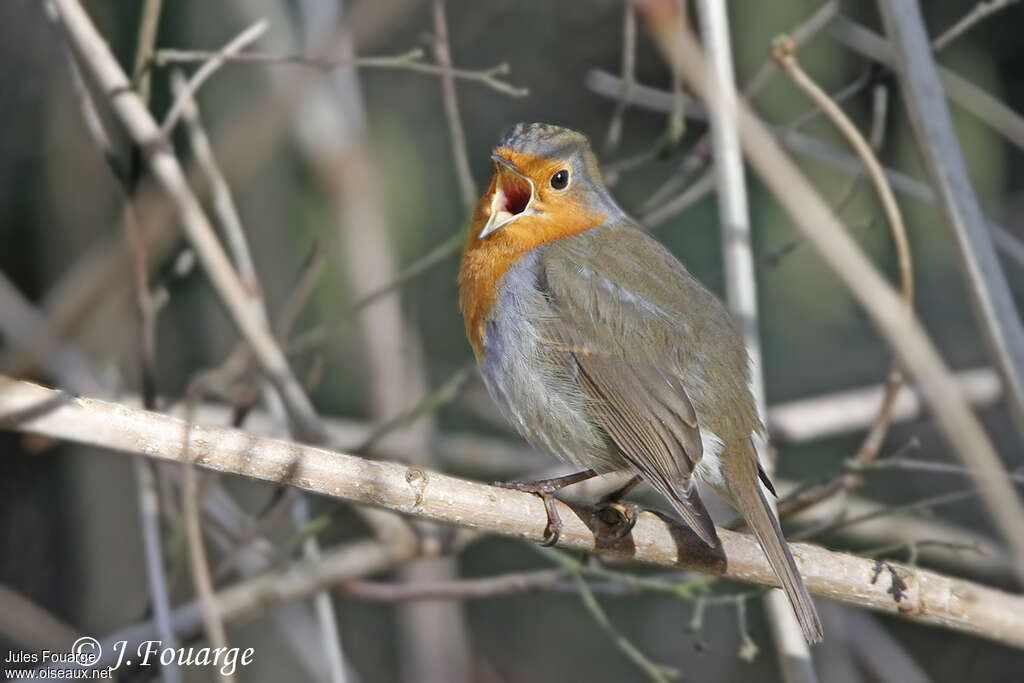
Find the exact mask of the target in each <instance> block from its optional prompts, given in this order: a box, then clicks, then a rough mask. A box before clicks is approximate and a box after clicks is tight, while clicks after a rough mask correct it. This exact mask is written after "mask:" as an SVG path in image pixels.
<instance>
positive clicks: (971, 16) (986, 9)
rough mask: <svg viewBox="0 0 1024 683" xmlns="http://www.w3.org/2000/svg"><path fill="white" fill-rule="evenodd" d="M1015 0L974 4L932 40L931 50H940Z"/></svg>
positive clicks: (991, 0)
mask: <svg viewBox="0 0 1024 683" xmlns="http://www.w3.org/2000/svg"><path fill="white" fill-rule="evenodd" d="M1015 2H1017V0H989V1H988V2H979V3H978V4H977V5H975V6H974V9H972V10H971V11H970V12H968V13H967V14H965V15H964V16H962V17H960V20H959V21H957V22H956V23H955V24H953V25H952V26H950V27H949V28H947V29H946V30H945V31H943V32H942V34H941V35H940V36H939V37H938V38H936V39H935V40H933V41H932V50H934V51H935V52H938V51H940V50H942V49H943V48H944V47H946V46H947V45H949V44H950V43H952V42H953V41H954V40H956V39H957V38H959V37H960V36H962V35H963V34H964V33H966V32H967V31H970V30H971V29H972V28H974V26H975V25H976V24H977V23H978V22H980V21H982V20H983V19H986V18H987V17H989V16H991V15H993V14H995V13H996V12H998V11H999V10H1001V9H1003V8H1004V7H1009V6H1010V5H1012V4H1013V3H1015Z"/></svg>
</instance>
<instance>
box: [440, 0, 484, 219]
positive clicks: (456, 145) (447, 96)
mask: <svg viewBox="0 0 1024 683" xmlns="http://www.w3.org/2000/svg"><path fill="white" fill-rule="evenodd" d="M445 3H446V0H434V3H433V15H434V57H435V58H436V59H437V65H438V66H440V67H441V68H442V69H445V70H446V71H445V72H444V73H442V74H441V95H442V97H443V99H444V114H445V119H446V120H447V121H448V133H449V134H450V135H451V136H452V156H453V157H454V159H455V178H456V180H458V183H459V198H460V199H461V201H462V210H463V211H464V212H465V213H467V214H468V213H470V212H471V211H472V210H473V205H474V204H476V183H474V182H473V172H472V170H470V166H469V152H468V151H467V150H466V132H465V130H463V128H462V117H461V116H459V98H458V93H457V92H456V89H455V74H454V72H453V71H452V53H451V46H450V42H449V40H448V19H447V18H446V17H445Z"/></svg>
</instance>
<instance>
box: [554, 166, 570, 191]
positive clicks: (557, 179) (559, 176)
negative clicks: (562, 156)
mask: <svg viewBox="0 0 1024 683" xmlns="http://www.w3.org/2000/svg"><path fill="white" fill-rule="evenodd" d="M568 184H569V171H567V170H566V169H564V168H563V169H562V170H561V171H558V172H557V173H555V175H553V176H551V187H553V188H555V189H556V190H564V189H565V188H566V186H567V185H568Z"/></svg>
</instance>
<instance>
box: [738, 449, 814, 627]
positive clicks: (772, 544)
mask: <svg viewBox="0 0 1024 683" xmlns="http://www.w3.org/2000/svg"><path fill="white" fill-rule="evenodd" d="M755 462H756V461H755ZM750 470H751V471H750V474H749V475H747V476H743V477H742V479H743V480H744V481H742V482H730V483H731V484H732V486H730V488H734V487H736V486H737V485H739V486H743V487H744V489H745V490H746V491H747V493H746V495H735V493H734V494H733V496H732V498H733V500H734V501H735V504H736V506H737V507H738V508H739V510H740V512H741V513H742V514H743V517H744V518H745V519H746V520H747V524H748V525H749V526H750V528H751V529H753V530H754V534H755V535H756V536H757V540H758V542H759V543H760V544H761V548H762V549H763V550H764V553H765V555H767V556H768V563H769V564H771V566H772V569H773V570H775V574H776V575H777V576H778V577H779V583H781V584H782V590H783V591H785V593H786V597H787V598H789V602H790V604H791V605H792V606H793V612H794V613H796V619H797V621H798V622H799V623H800V628H801V629H802V630H803V632H804V637H805V638H806V639H807V642H808V643H820V642H821V640H822V637H823V636H822V628H821V619H820V618H819V617H818V611H817V610H816V609H815V608H814V602H813V601H812V600H811V595H810V593H808V592H807V586H805V585H804V581H803V579H802V578H801V577H800V570H798V569H797V566H796V562H795V561H794V560H793V555H792V554H791V553H790V552H789V546H788V545H786V539H785V538H784V537H783V535H782V528H781V527H780V526H779V520H778V519H777V518H776V516H775V513H774V511H772V509H771V507H770V506H769V504H768V499H767V498H765V496H764V493H763V492H762V491H761V487H760V486H758V483H757V475H756V474H755V473H754V472H753V468H750ZM750 488H753V489H754V491H756V493H757V499H756V500H754V497H753V496H751V495H750V494H749V490H750Z"/></svg>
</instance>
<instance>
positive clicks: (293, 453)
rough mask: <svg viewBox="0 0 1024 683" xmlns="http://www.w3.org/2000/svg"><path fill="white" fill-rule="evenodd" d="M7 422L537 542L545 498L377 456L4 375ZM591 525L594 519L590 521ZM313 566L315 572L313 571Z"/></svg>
mask: <svg viewBox="0 0 1024 683" xmlns="http://www.w3.org/2000/svg"><path fill="white" fill-rule="evenodd" d="M0 425H2V426H3V427H4V428H6V429H13V430H17V431H21V432H29V433H34V434H41V435H44V436H49V437H51V438H57V439H66V440H70V441H75V442H78V443H85V444H89V445H93V446H97V447H101V448H109V449H112V450H115V451H120V452H127V453H138V454H143V455H147V456H149V457H154V458H160V459H165V460H175V461H180V460H181V459H182V457H183V456H184V454H185V453H186V452H187V453H188V454H189V457H192V458H194V459H195V462H196V463H197V464H198V465H200V466H201V467H204V468H207V469H211V470H215V471H219V472H225V473H232V474H238V475H241V476H245V477H249V478H253V479H260V480H265V481H274V482H280V483H282V484H287V485H290V486H296V487H298V488H301V489H304V490H307V491H311V492H315V493H318V494H321V495H325V496H331V497H335V498H341V499H345V500H350V501H354V502H359V503H367V504H371V505H377V506H381V507H385V508H388V509H391V510H395V511H397V512H401V513H404V514H408V515H412V516H415V517H419V518H422V519H429V520H433V521H436V522H442V523H447V524H457V525H461V526H466V527H471V528H475V529H478V530H481V531H486V532H489V533H494V534H499V535H503V536H510V537H515V538H522V539H526V540H531V541H535V542H538V543H539V542H540V541H541V540H543V537H544V526H545V520H546V515H545V513H544V504H543V502H541V501H540V500H539V499H538V498H537V497H536V496H533V495H530V494H527V493H522V492H519V491H512V490H509V489H500V488H494V487H491V486H487V485H484V484H479V483H474V482H470V481H465V480H462V479H457V478H455V477H450V476H446V475H442V474H439V473H436V472H431V471H427V470H424V469H422V468H419V467H407V466H405V465H400V464H397V463H390V462H383V461H371V460H366V459H363V458H358V457H355V456H350V455H344V454H341V453H336V452H332V451H328V450H324V449H320V448H314V447H311V446H303V445H300V444H295V443H289V442H285V441H278V440H274V439H267V438H262V437H258V436H254V435H252V434H247V433H245V432H241V431H237V430H233V429H224V428H215V427H203V426H198V425H196V426H193V427H192V428H191V429H190V430H188V432H187V433H188V436H189V443H188V445H187V447H186V446H185V444H183V443H182V435H183V434H185V433H186V432H185V423H183V422H182V421H181V420H178V419H176V418H173V417H170V416H167V415H162V414H159V413H152V412H147V411H143V410H136V409H132V408H128V407H126V406H124V405H120V404H115V403H108V402H105V401H100V400H95V399H90V398H75V397H72V396H70V395H68V394H65V393H62V392H60V391H55V390H53V389H47V388H44V387H41V386H39V385H36V384H32V383H31V382H24V381H19V380H13V379H10V378H6V377H0ZM559 509H560V513H561V516H562V519H563V520H564V522H565V527H564V529H563V531H562V536H561V540H560V542H559V545H560V546H561V547H563V548H567V549H573V550H581V551H586V552H595V551H598V552H601V553H602V554H605V555H607V556H610V557H613V558H619V559H631V560H637V561H641V562H646V563H651V564H658V565H662V566H667V567H673V568H684V569H692V570H695V571H701V572H705V573H713V574H719V575H722V576H725V577H727V578H731V579H736V580H739V581H744V582H749V583H755V584H760V585H766V586H774V585H776V583H775V581H776V579H775V574H774V572H773V571H772V569H771V567H770V566H769V564H768V561H767V560H766V559H765V556H764V553H763V552H761V549H760V547H759V546H758V545H757V542H756V541H755V540H754V539H753V538H752V537H750V536H747V535H744V534H739V533H736V532H732V531H729V530H726V529H719V531H718V533H719V536H720V537H721V540H722V552H723V553H724V556H725V558H726V562H724V563H723V562H722V558H721V557H719V556H716V555H715V554H714V552H713V551H710V550H709V549H708V548H707V546H705V545H704V544H703V543H701V542H700V540H699V539H698V538H697V537H696V536H695V535H693V534H692V533H691V532H689V531H688V530H687V529H685V528H683V527H679V526H676V525H672V524H668V523H666V522H665V521H663V519H662V518H661V517H660V516H658V515H656V514H654V513H650V512H643V513H641V514H640V515H639V519H638V521H637V524H636V526H635V528H634V530H633V532H632V533H631V534H630V535H629V536H627V537H626V538H623V539H618V540H615V541H605V540H601V541H596V540H595V533H594V531H592V530H591V527H593V526H595V525H596V524H597V521H596V520H595V519H594V517H593V516H592V515H590V514H589V513H588V512H587V511H586V510H585V509H583V508H575V509H574V508H570V507H569V506H568V505H566V504H564V503H560V504H559ZM588 525H590V526H588ZM791 547H792V550H793V554H794V556H795V557H796V560H797V564H798V565H799V566H800V569H801V573H802V574H803V576H804V578H805V580H806V582H807V586H808V588H809V590H810V591H811V592H812V593H813V594H815V595H821V596H824V597H828V598H832V599H835V600H839V601H842V602H847V603H850V604H854V605H858V606H860V607H864V608H870V609H875V610H879V611H883V612H888V613H892V614H899V615H901V616H903V617H904V618H907V619H910V620H912V621H917V622H921V623H926V624H932V625H938V626H944V627H947V628H952V629H955V630H958V631H963V632H968V633H974V634H977V635H979V636H983V637H986V638H990V639H993V640H997V641H1000V642H1003V643H1006V644H1009V645H1014V646H1016V647H1024V597H1022V596H1019V595H1012V594H1009V593H1006V592H1004V591H1000V590H996V589H992V588H987V587H985V586H982V585H979V584H976V583H973V582H970V581H963V580H959V579H953V578H950V577H946V576H942V575H940V574H937V573H935V572H931V571H926V570H921V569H908V568H902V567H899V566H896V567H895V571H896V572H897V574H898V576H899V577H900V579H901V580H902V581H904V582H905V583H906V584H907V588H906V591H905V593H903V594H902V596H901V597H900V598H899V599H898V600H896V599H895V598H894V596H893V595H892V594H891V593H889V592H888V591H889V588H890V582H889V581H887V580H881V581H876V582H875V583H872V582H871V578H872V575H873V574H874V571H873V568H874V566H875V562H874V561H873V560H869V559H865V558H860V557H856V556H853V555H848V554H845V553H838V552H832V551H829V550H825V549H824V548H820V547H817V546H813V545H809V544H803V543H799V544H793V545H792V546H791ZM312 570H314V571H315V570H316V567H313V568H312Z"/></svg>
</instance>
